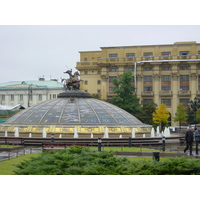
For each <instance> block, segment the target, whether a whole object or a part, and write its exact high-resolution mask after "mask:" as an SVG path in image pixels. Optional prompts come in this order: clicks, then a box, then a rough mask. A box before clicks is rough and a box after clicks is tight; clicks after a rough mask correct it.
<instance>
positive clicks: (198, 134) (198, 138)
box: [194, 124, 200, 155]
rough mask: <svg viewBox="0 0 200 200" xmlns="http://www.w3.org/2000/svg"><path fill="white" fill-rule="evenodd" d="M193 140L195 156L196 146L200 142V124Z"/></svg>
mask: <svg viewBox="0 0 200 200" xmlns="http://www.w3.org/2000/svg"><path fill="white" fill-rule="evenodd" d="M194 140H195V143H196V155H198V154H199V152H198V145H199V142H200V124H198V125H197V130H196V131H195V132H194Z"/></svg>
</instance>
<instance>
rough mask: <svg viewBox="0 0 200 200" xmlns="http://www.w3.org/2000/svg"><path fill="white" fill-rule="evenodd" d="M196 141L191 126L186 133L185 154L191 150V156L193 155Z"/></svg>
mask: <svg viewBox="0 0 200 200" xmlns="http://www.w3.org/2000/svg"><path fill="white" fill-rule="evenodd" d="M193 141H194V137H193V129H192V127H191V126H189V129H188V130H187V131H186V133H185V142H186V147H185V149H184V153H185V152H186V151H187V150H188V148H189V149H190V155H192V143H193Z"/></svg>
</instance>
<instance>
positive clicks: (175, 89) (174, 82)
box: [171, 73, 180, 126]
mask: <svg viewBox="0 0 200 200" xmlns="http://www.w3.org/2000/svg"><path fill="white" fill-rule="evenodd" d="M178 81H179V74H178V73H172V74H171V90H172V100H171V115H172V118H173V117H175V113H176V110H177V106H178V104H179V95H178V94H179V89H180V88H179V87H180V84H179V82H178ZM178 125H179V123H178V122H173V121H172V126H178Z"/></svg>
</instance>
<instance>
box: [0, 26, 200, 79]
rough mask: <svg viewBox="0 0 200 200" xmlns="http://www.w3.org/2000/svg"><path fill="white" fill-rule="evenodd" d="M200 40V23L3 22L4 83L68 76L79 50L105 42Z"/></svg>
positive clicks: (1, 64)
mask: <svg viewBox="0 0 200 200" xmlns="http://www.w3.org/2000/svg"><path fill="white" fill-rule="evenodd" d="M177 41H197V42H200V26H199V25H189V26H186V25H185V26H184V25H183V26H176V25H172V26H167V25H163V26H162V25H61V26H59V25H49V26H37V25H36V26H33V25H18V26H17V25H8V26H5V25H1V26H0V44H1V45H0V69H1V73H0V83H3V82H7V81H17V80H19V81H23V80H37V79H38V77H43V76H44V77H45V78H46V79H48V80H49V79H50V77H51V78H58V79H59V80H60V77H65V76H66V75H65V74H63V72H64V71H65V70H66V69H67V68H66V66H67V67H68V68H72V69H73V71H75V67H76V62H78V61H79V51H90V50H100V47H105V46H129V45H151V44H173V43H174V42H177Z"/></svg>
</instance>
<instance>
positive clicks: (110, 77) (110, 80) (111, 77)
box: [109, 76, 117, 83]
mask: <svg viewBox="0 0 200 200" xmlns="http://www.w3.org/2000/svg"><path fill="white" fill-rule="evenodd" d="M113 79H117V76H109V83H112V82H113Z"/></svg>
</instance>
